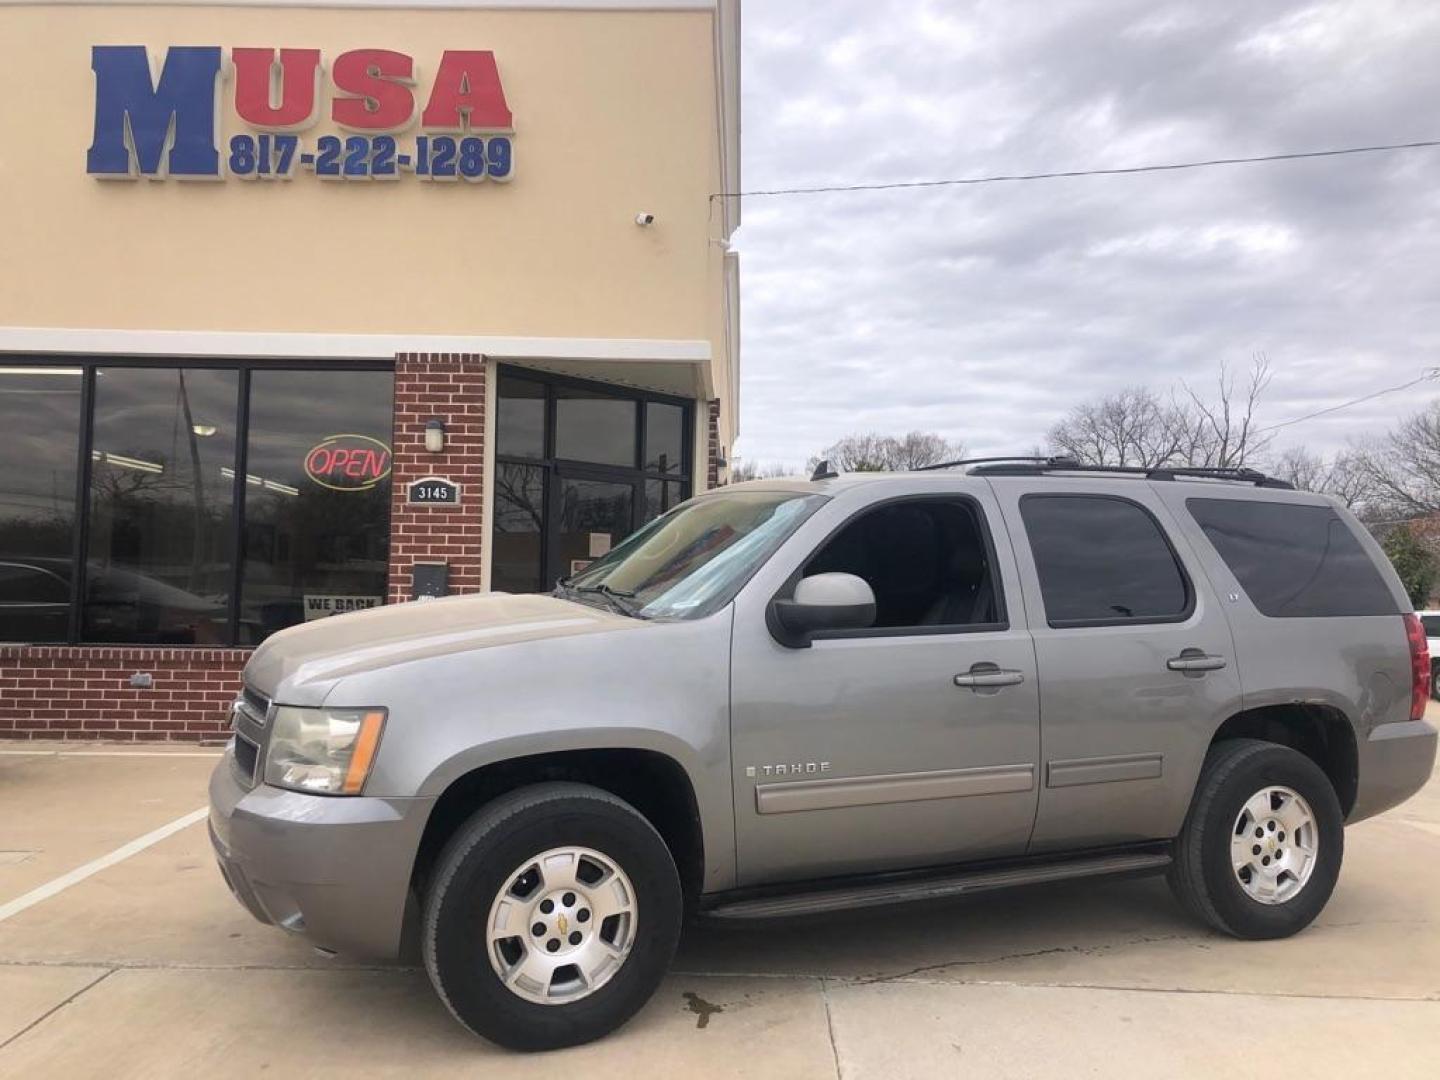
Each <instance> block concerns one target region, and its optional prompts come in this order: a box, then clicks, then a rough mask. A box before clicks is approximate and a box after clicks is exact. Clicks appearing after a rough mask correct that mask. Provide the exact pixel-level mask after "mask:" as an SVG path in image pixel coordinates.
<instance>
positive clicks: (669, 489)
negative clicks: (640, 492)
mask: <svg viewBox="0 0 1440 1080" xmlns="http://www.w3.org/2000/svg"><path fill="white" fill-rule="evenodd" d="M684 501H685V489H684V487H683V485H681V484H680V482H679V481H678V480H646V481H645V520H646V521H654V520H655V519H656V518H657V517H659V516H660V515H661V514H663V513H665V512H666V511H667V510H672V509H674V508H675V507H677V506H679V505H680V504H681V503H682V502H684Z"/></svg>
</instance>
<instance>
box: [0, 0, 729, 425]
mask: <svg viewBox="0 0 1440 1080" xmlns="http://www.w3.org/2000/svg"><path fill="white" fill-rule="evenodd" d="M711 20H712V15H711V13H710V12H708V11H689V12H686V11H680V12H624V11H592V12H578V11H515V10H509V11H507V10H453V9H451V10H415V9H412V10H400V11H397V10H374V9H358V10H357V9H343V8H321V9H301V8H293V7H271V8H264V7H239V8H223V7H203V6H202V7H195V6H184V7H157V6H134V7H130V6H125V7H117V6H100V7H78V6H38V5H37V6H34V7H14V6H5V5H0V41H4V42H6V43H7V44H10V45H11V46H12V47H11V48H9V49H7V61H8V63H7V69H6V73H5V74H6V82H7V85H8V86H9V87H10V88H11V89H10V90H9V91H8V92H7V93H6V95H4V96H3V97H0V207H3V211H0V213H3V219H0V220H3V227H0V327H5V326H27V327H37V326H39V327H79V328H105V329H140V330H154V329H183V330H264V331H318V332H334V333H340V332H344V333H407V334H408V333H414V334H429V333H437V334H487V335H524V336H539V337H586V338H596V337H603V338H611V337H613V338H663V339H706V340H709V341H711V342H712V346H713V350H712V351H713V354H714V355H716V357H717V361H716V364H717V368H716V370H715V371H714V384H715V387H716V391H717V393H719V394H720V395H721V396H724V397H728V394H726V393H725V390H724V387H725V386H726V385H727V383H728V381H729V380H728V373H727V372H725V371H724V370H723V366H722V364H723V362H722V361H720V360H719V356H720V354H721V352H722V349H723V341H721V340H719V339H718V338H717V336H716V335H717V334H718V333H719V331H720V330H721V328H722V327H721V320H720V318H719V317H718V315H719V312H720V310H721V305H722V303H723V300H722V297H721V295H720V291H719V290H721V289H722V288H723V280H724V275H723V272H722V269H721V261H722V249H721V248H720V247H719V246H718V245H716V244H713V243H711V242H710V240H711V238H712V237H714V236H716V235H718V233H717V225H716V223H715V222H714V220H712V218H711V215H710V213H709V206H708V200H707V195H708V193H709V192H711V191H714V190H717V188H718V186H719V179H718V175H719V166H718V160H719V149H718V147H719V142H718V140H719V136H718V134H717V131H716V106H715V93H716V89H715V75H714V44H713V26H712V21H711ZM17 44H18V47H16V46H17ZM93 44H123V45H135V44H143V45H147V46H149V47H150V49H151V55H152V57H153V56H157V55H161V54H162V52H163V48H164V47H165V46H167V45H170V44H192V45H194V44H215V45H221V46H223V47H224V48H225V52H226V55H227V57H228V55H229V49H230V48H231V47H234V46H273V47H276V48H278V47H281V46H291V47H318V48H320V49H321V50H322V53H323V55H324V58H325V60H326V61H327V63H328V62H329V61H330V60H333V58H334V57H335V56H336V55H338V54H339V53H341V52H343V51H345V50H347V49H351V48H359V47H377V48H388V49H395V50H398V51H401V52H405V53H409V54H410V55H412V56H413V57H415V60H416V65H417V69H418V70H417V74H418V85H417V87H416V88H415V92H416V98H417V102H418V105H417V112H418V111H419V108H421V107H423V104H424V102H425V100H426V98H427V97H428V94H429V90H430V83H431V79H432V77H433V75H434V72H435V65H436V63H437V61H438V60H439V58H440V54H441V52H442V51H443V50H444V49H445V48H447V47H449V48H452V49H465V48H470V49H476V48H481V49H492V50H494V52H495V54H496V58H497V61H498V63H499V66H500V72H501V76H502V79H503V81H504V86H505V92H506V96H507V98H508V101H509V104H510V107H511V109H512V110H513V112H514V116H515V127H516V134H515V161H516V167H515V176H514V179H513V181H512V182H510V183H509V184H507V185H499V184H494V183H490V182H488V181H487V182H485V183H482V184H479V185H470V184H466V183H463V182H457V183H454V184H437V183H427V182H422V181H420V180H418V179H417V178H415V177H414V176H409V175H406V176H402V177H400V178H399V179H398V180H396V181H394V182H386V183H376V182H370V183H353V182H352V183H346V182H340V181H321V180H320V179H318V178H317V177H315V176H313V175H299V176H296V177H295V178H294V179H292V180H290V181H288V182H283V183H282V182H263V183H262V182H255V181H242V180H239V179H233V178H232V179H227V180H224V181H222V182H216V183H203V182H200V183H197V182H182V181H178V180H166V181H160V182H152V181H146V180H136V181H98V180H95V179H93V178H91V177H90V176H88V175H87V174H86V172H85V151H86V148H87V147H88V145H89V143H90V137H91V129H92V124H93V107H94V78H93V75H92V74H91V71H90V46H91V45H93ZM324 93H325V95H326V100H327V102H328V95H329V93H330V88H329V84H328V78H327V82H326V87H325V90H324ZM232 95H233V85H232V83H230V82H229V81H227V82H226V83H225V84H224V86H223V87H222V90H221V97H222V104H221V111H220V115H221V120H222V139H221V146H222V155H221V156H222V159H223V158H224V157H225V156H226V150H225V144H226V142H227V141H228V139H229V136H230V135H231V134H234V133H235V132H237V131H240V130H245V129H244V128H243V127H242V125H241V124H240V123H239V121H238V120H237V119H236V117H235V114H234V109H233V100H232ZM335 130H336V129H335V127H334V125H333V124H332V123H331V122H330V121H329V110H328V107H322V119H321V121H320V123H319V124H317V125H316V127H314V128H312V129H310V130H309V131H307V132H305V133H303V136H302V138H303V141H304V143H305V144H306V148H307V149H311V148H313V144H314V140H315V138H316V137H317V136H319V135H320V134H325V133H329V132H333V131H335ZM417 130H418V129H416V128H413V127H412V128H411V129H410V130H409V131H407V132H406V133H404V136H403V137H402V142H411V141H413V138H414V135H415V134H416V132H417ZM640 210H649V211H652V212H654V213H655V214H656V215H657V222H656V224H655V225H654V226H653V227H652V228H649V229H642V228H638V227H637V226H636V225H635V224H634V220H633V219H634V216H635V214H636V212H637V211H640Z"/></svg>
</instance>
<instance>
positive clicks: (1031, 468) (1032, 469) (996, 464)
mask: <svg viewBox="0 0 1440 1080" xmlns="http://www.w3.org/2000/svg"><path fill="white" fill-rule="evenodd" d="M962 465H963V466H973V468H971V469H970V470H969V471H970V473H971V474H972V475H975V476H1044V475H1049V474H1051V473H1060V472H1084V473H1119V474H1121V475H1124V476H1143V477H1145V478H1146V479H1147V480H1176V479H1188V478H1195V479H1204V480H1229V481H1232V482H1234V483H1238V484H1254V485H1255V486H1256V487H1267V488H1284V489H1286V490H1293V489H1294V487H1295V485H1294V484H1291V483H1289V482H1288V481H1285V480H1281V479H1278V478H1277V477H1274V476H1266V475H1265V474H1264V473H1262V472H1260V471H1259V470H1257V469H1251V468H1248V467H1245V466H1239V467H1233V468H1203V467H1200V466H1193V465H1158V466H1148V465H1083V464H1081V463H1080V462H1079V461H1077V460H1076V459H1075V458H1073V457H1070V456H1068V455H1063V454H1061V455H1054V456H1051V457H1034V456H1030V457H1025V456H1008V455H1007V456H1002V457H982V458H961V459H960V460H958V461H942V462H939V463H938V464H935V465H924V466H922V467H921V468H919V469H917V470H916V471H917V472H930V471H933V470H936V469H954V468H959V467H960V466H962Z"/></svg>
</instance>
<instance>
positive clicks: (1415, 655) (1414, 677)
mask: <svg viewBox="0 0 1440 1080" xmlns="http://www.w3.org/2000/svg"><path fill="white" fill-rule="evenodd" d="M1405 638H1406V640H1407V641H1409V642H1410V675H1411V679H1410V719H1411V720H1423V719H1424V718H1425V703H1426V702H1427V701H1428V700H1429V699H1430V643H1429V642H1428V641H1426V640H1425V627H1423V626H1422V625H1420V616H1419V615H1416V614H1415V613H1414V612H1413V611H1412V612H1411V613H1410V614H1408V615H1406V616H1405Z"/></svg>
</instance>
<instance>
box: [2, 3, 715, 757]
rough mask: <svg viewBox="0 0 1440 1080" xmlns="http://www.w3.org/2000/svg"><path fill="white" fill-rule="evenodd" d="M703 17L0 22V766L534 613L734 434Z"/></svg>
mask: <svg viewBox="0 0 1440 1080" xmlns="http://www.w3.org/2000/svg"><path fill="white" fill-rule="evenodd" d="M738 34H739V9H738V0H734V2H732V0H654V2H637V0H630V2H628V3H625V2H618V0H610V2H607V0H589V2H583V0H565V2H546V0H518V2H506V0H489V2H483V0H476V2H466V0H445V2H442V0H411V2H408V3H407V2H404V0H348V2H346V0H309V2H289V0H265V2H264V3H258V2H256V3H251V2H248V0H228V2H225V3H211V2H206V0H190V2H182V0H170V2H168V3H166V4H164V5H159V4H146V3H134V2H130V3H108V2H96V3H88V4H87V3H75V4H71V3H53V2H52V3H48V4H26V3H12V2H10V0H0V39H3V40H6V41H12V42H21V41H23V42H25V43H26V46H25V48H24V49H17V50H14V51H13V56H12V63H13V65H14V66H16V67H17V68H18V69H17V70H14V71H13V72H12V77H13V78H14V79H15V85H16V86H18V87H23V88H24V90H23V92H22V93H21V95H20V98H19V99H18V101H19V102H20V103H22V107H21V108H18V109H17V108H11V109H8V110H7V111H6V112H4V113H3V114H0V139H3V140H4V142H3V144H0V205H4V206H5V207H6V209H7V213H6V215H5V226H4V230H3V236H0V250H3V251H4V255H5V258H3V259H0V737H11V738H62V737H63V738H109V739H132V740H138V739H207V738H218V737H220V736H221V735H222V733H223V732H224V731H225V730H226V728H227V726H228V717H227V715H226V709H227V706H228V703H229V701H230V700H231V698H232V697H233V695H234V693H235V691H236V689H237V687H238V676H239V671H240V669H241V667H242V666H243V665H244V663H245V661H246V659H247V658H248V656H249V652H250V650H251V649H253V648H254V646H256V645H257V644H259V643H260V642H261V641H263V640H264V639H265V638H266V637H268V636H269V635H270V634H273V633H275V632H276V631H278V630H281V629H283V628H285V627H287V626H292V625H295V624H297V623H300V622H304V621H306V620H309V619H316V618H327V617H330V616H332V615H335V614H339V613H343V612H345V611H349V610H354V609H356V608H362V607H371V606H374V605H377V604H381V603H400V602H406V601H409V600H412V599H416V598H420V597H427V596H439V595H444V594H447V593H465V592H475V591H480V590H485V589H496V590H504V591H534V590H544V589H548V588H550V587H552V586H553V584H554V582H555V580H556V579H557V578H560V577H563V576H565V575H567V574H570V573H573V572H574V571H575V570H577V569H578V568H580V567H581V566H583V565H584V564H585V562H586V561H587V560H589V559H592V558H595V557H596V556H598V555H600V554H603V553H604V552H605V551H607V550H608V549H609V547H610V546H611V545H612V544H614V543H615V542H617V541H618V540H619V539H620V538H621V537H623V536H625V535H626V534H628V533H629V532H631V531H632V530H633V529H635V528H636V527H638V526H639V525H641V524H643V523H644V522H645V521H648V520H650V519H651V518H653V517H655V516H656V515H658V514H660V513H662V512H664V510H666V509H668V508H669V507H670V506H673V505H674V504H675V503H677V502H679V501H680V500H682V499H684V498H686V497H688V496H689V495H690V494H692V493H694V492H697V491H700V490H703V489H705V488H706V487H707V486H712V485H714V484H715V483H717V482H719V481H720V479H721V477H722V475H723V462H724V458H725V456H726V452H727V448H728V447H729V446H730V445H731V444H732V441H733V439H734V437H735V434H736V430H737V427H736V423H737V417H736V405H737V386H738V379H739V349H738V326H739V310H738V303H739V295H738V267H737V263H736V258H735V256H734V254H733V253H731V252H730V250H729V245H728V241H729V237H730V234H731V232H732V231H733V229H734V228H735V227H736V226H737V224H738V212H739V210H738V200H737V199H733V198H724V197H718V194H719V193H722V192H733V191H735V190H737V185H738V179H739V89H738V79H739V67H738V55H737V50H738Z"/></svg>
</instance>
